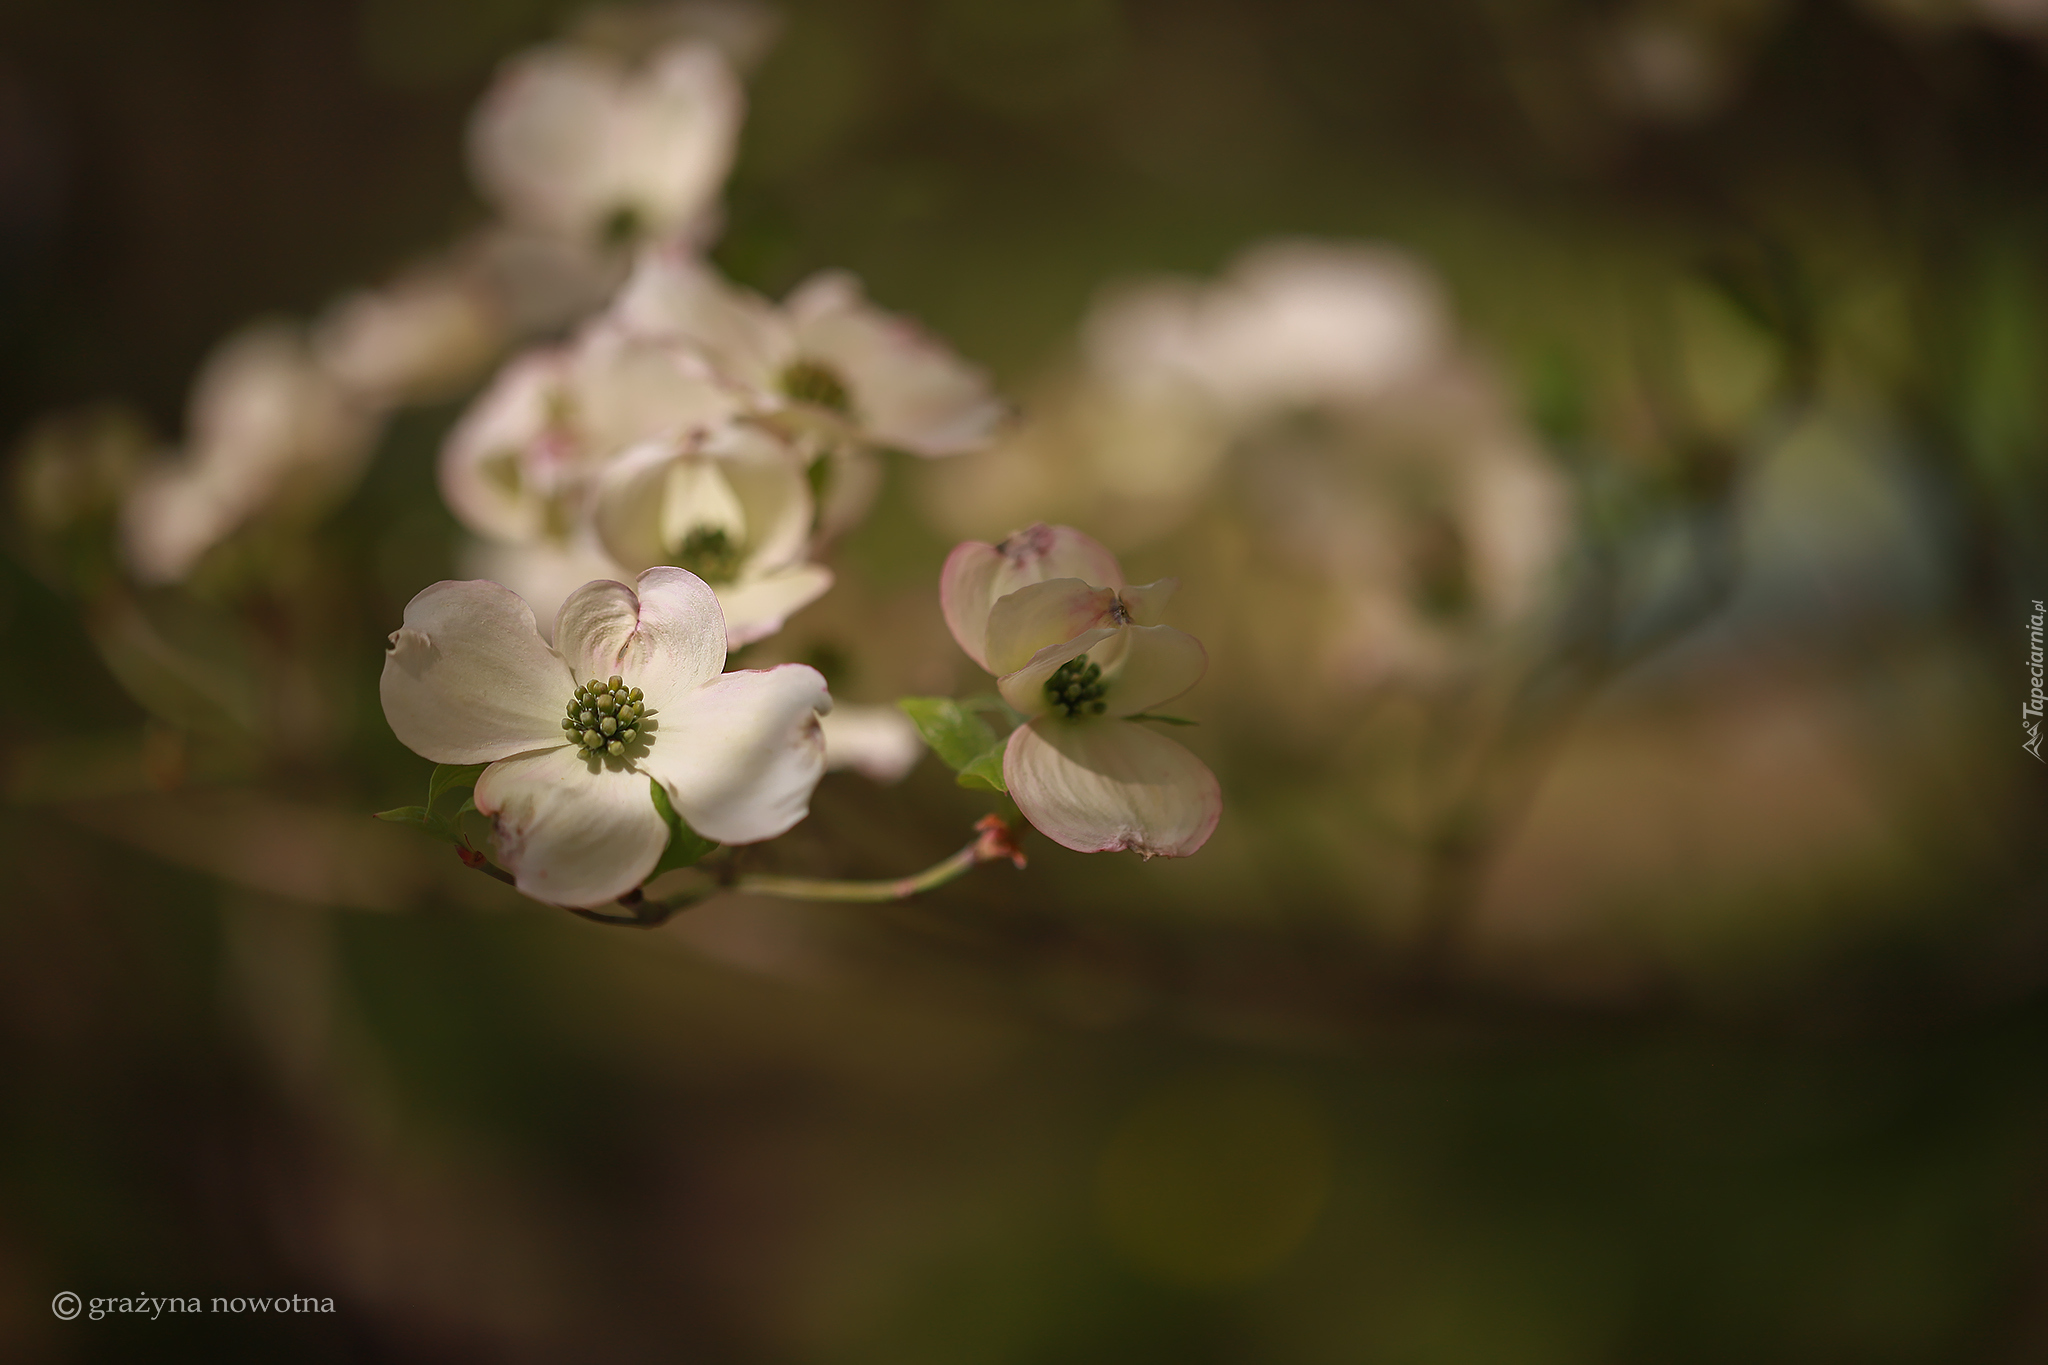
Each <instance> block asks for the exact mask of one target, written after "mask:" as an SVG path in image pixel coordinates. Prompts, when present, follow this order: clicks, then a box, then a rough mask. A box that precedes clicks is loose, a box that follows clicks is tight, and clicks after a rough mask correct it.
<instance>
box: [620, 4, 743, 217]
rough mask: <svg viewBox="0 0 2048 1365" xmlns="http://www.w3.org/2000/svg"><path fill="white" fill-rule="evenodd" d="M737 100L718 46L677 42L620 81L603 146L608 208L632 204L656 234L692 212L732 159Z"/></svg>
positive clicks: (739, 110) (709, 196)
mask: <svg viewBox="0 0 2048 1365" xmlns="http://www.w3.org/2000/svg"><path fill="white" fill-rule="evenodd" d="M744 104H745V97H744V96H743V95H742V93H741V91H740V85H739V81H738V80H737V79H736V78H735V77H734V75H733V73H732V69H731V67H730V66H728V65H727V64H726V61H725V58H724V57H723V56H722V55H721V54H720V53H719V51H718V49H717V48H715V47H712V46H711V45H709V44H706V43H678V44H675V45H672V46H670V47H668V48H666V49H664V50H663V51H662V52H660V53H659V54H657V55H656V56H655V58H654V60H653V61H652V62H651V63H650V64H649V65H648V67H647V69H646V72H645V74H644V75H643V76H641V77H640V78H639V79H638V80H635V81H633V82H631V83H630V84H629V85H628V86H627V87H626V98H625V100H624V102H623V106H622V108H621V110H620V116H619V118H618V120H617V122H616V124H615V132H614V137H613V140H612V142H611V145H610V146H609V147H608V148H607V149H606V150H607V151H608V153H609V156H610V162H611V167H610V171H611V177H612V178H611V182H610V184H609V185H608V186H607V187H606V188H607V190H608V192H609V193H610V195H611V196H612V197H613V200H614V203H613V204H612V205H611V208H614V209H615V208H618V207H631V208H632V209H634V210H635V211H636V212H638V213H639V214H641V215H642V216H643V217H644V218H645V219H646V220H647V225H648V227H649V228H650V229H651V232H652V235H653V236H655V237H657V238H659V237H664V236H666V235H668V234H669V233H670V232H672V231H673V230H675V229H677V228H680V227H683V226H685V225H686V224H688V223H689V222H690V220H691V219H693V218H695V217H697V215H698V214H699V213H701V212H702V211H703V210H704V209H705V208H706V207H707V206H708V205H709V204H710V203H711V202H712V200H713V199H714V198H715V197H716V196H717V194H718V188H719V186H720V185H721V184H722V183H723V182H724V180H725V175H726V172H727V171H728V170H730V169H731V167H732V157H733V149H734V146H735V144H736V142H737V141H738V136H739V129H740V122H741V120H742V118H743V117H744V113H745V110H744Z"/></svg>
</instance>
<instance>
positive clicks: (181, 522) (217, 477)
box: [122, 323, 376, 583]
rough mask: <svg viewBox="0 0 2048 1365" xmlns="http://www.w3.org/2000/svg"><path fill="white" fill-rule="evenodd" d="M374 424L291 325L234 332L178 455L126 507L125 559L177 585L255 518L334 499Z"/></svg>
mask: <svg viewBox="0 0 2048 1365" xmlns="http://www.w3.org/2000/svg"><path fill="white" fill-rule="evenodd" d="M375 425H376V423H375V413H374V411H373V410H372V409H371V408H369V407H367V406H365V405H364V404H363V403H361V402H359V401H358V400H357V398H356V396H355V395H353V394H351V393H350V392H349V391H348V390H347V389H346V388H345V387H344V386H343V385H342V384H341V383H340V382H339V381H338V380H336V378H335V377H334V376H333V375H332V374H330V373H329V372H328V371H327V370H326V369H325V368H324V367H322V366H321V365H319V364H318V363H317V362H316V361H315V360H314V358H313V356H312V354H311V353H310V352H309V350H308V348H307V344H306V340H305V337H304V335H303V334H302V333H301V332H300V331H299V329H297V328H295V327H291V326H288V325H285V324H281V323H266V324H259V325H257V326H254V327H250V328H247V329H244V330H243V331H241V332H238V333H236V334H235V335H233V336H231V337H229V338H228V339H227V340H226V341H224V342H222V343H221V344H220V346H219V347H217V348H216V349H215V350H214V352H213V354H212V355H211V356H210V357H208V359H207V361H206V364H205V366H204V367H203V368H202V369H201V370H200V373H199V377H198V379H197V380H196V381H194V383H193V386H192V400H191V410H190V416H189V418H188V421H187V428H186V441H185V449H184V452H183V454H182V456H180V457H178V458H175V459H172V460H167V461H164V462H163V463H161V464H159V465H158V466H157V467H156V468H155V469H153V470H150V471H149V472H147V473H146V474H144V476H143V477H142V478H141V480H140V481H139V482H138V483H137V484H136V486H135V487H134V489H133V490H132V491H131V492H130V494H129V496H128V499H127V501H126V503H125V505H124V506H123V508H122V541H123V546H124V549H125V550H126V552H127V556H128V560H129V563H130V564H131V565H132V566H133V568H134V569H135V572H136V574H137V576H138V577H140V578H141V579H142V580H143V581H145V582H150V583H175V582H178V581H181V580H182V579H184V578H185V577H186V575H188V574H189V573H191V571H192V569H193V567H194V566H195V565H196V564H197V563H198V562H199V559H200V557H201V556H202V555H204V554H205V553H206V551H208V550H209V549H211V548H212V547H213V546H214V545H216V544H217V543H219V542H220V541H221V540H223V539H225V538H226V537H227V536H228V535H229V534H230V533H232V532H233V531H235V530H236V529H237V528H238V527H240V526H241V525H243V524H244V523H245V522H247V521H249V520H250V519H251V518H252V517H255V516H256V515H258V514H259V513H261V512H264V511H268V510H272V509H287V510H288V509H292V508H297V507H304V506H308V505H315V504H319V503H321V502H324V501H326V500H328V499H331V498H333V497H336V496H338V495H339V494H341V493H342V492H343V491H345V490H346V489H348V488H349V487H350V486H351V485H352V484H353V483H354V482H355V479H356V477H357V476H358V475H359V474H360V473H361V472H362V468H363V463H364V461H365V460H366V459H367V458H368V456H369V453H370V440H371V437H372V435H373V433H374V431H375Z"/></svg>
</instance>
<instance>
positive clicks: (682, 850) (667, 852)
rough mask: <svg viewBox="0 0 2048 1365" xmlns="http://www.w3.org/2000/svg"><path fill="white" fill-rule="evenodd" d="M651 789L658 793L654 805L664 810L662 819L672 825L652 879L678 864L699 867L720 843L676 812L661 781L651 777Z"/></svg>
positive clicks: (648, 786)
mask: <svg viewBox="0 0 2048 1365" xmlns="http://www.w3.org/2000/svg"><path fill="white" fill-rule="evenodd" d="M647 788H648V790H649V791H650V792H652V793H653V795H654V808H655V809H656V810H658V811H660V812H661V818H662V820H663V821H664V822H665V823H666V824H667V825H668V847H667V848H665V849H663V850H662V852H661V861H660V862H658V863H656V864H655V865H654V871H652V872H650V873H648V874H647V877H648V880H649V881H652V880H653V879H654V878H656V877H659V876H660V875H661V874H662V873H664V872H670V871H673V870H674V869H676V868H678V867H695V866H696V865H697V864H698V863H699V862H700V861H701V860H702V859H703V858H704V855H705V854H707V853H710V852H711V851H712V850H713V849H715V848H717V847H718V845H717V844H714V843H712V842H711V841H710V840H709V839H706V838H705V837H704V836H703V835H701V834H699V833H697V831H696V830H694V829H691V828H690V826H689V823H688V822H687V821H685V820H684V819H683V817H682V816H680V815H678V814H676V808H675V807H674V806H673V805H671V804H670V803H669V799H668V793H667V792H666V791H665V790H663V789H662V785H661V783H659V782H657V781H655V780H654V779H653V778H651V777H650V778H648V779H647Z"/></svg>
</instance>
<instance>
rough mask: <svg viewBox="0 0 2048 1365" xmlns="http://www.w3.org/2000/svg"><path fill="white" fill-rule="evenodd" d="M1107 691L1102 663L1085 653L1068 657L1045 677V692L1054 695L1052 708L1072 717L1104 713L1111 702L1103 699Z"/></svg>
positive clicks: (1048, 695)
mask: <svg viewBox="0 0 2048 1365" xmlns="http://www.w3.org/2000/svg"><path fill="white" fill-rule="evenodd" d="M1108 691H1109V689H1108V688H1107V687H1106V686H1104V685H1103V682H1102V665H1101V664H1091V663H1089V662H1088V656H1087V655H1086V654H1077V655H1075V656H1074V657H1073V658H1071V659H1069V660H1067V661H1066V662H1065V663H1063V664H1061V665H1060V666H1059V669H1058V670H1057V671H1056V672H1055V673H1054V674H1053V675H1052V676H1051V677H1050V678H1047V679H1046V680H1045V695H1046V696H1047V697H1049V698H1051V700H1052V709H1053V710H1055V711H1057V712H1059V713H1060V714H1061V715H1063V716H1066V717H1068V718H1069V719H1072V718H1073V717H1075V716H1082V715H1088V716H1099V715H1101V714H1102V713H1103V712H1104V711H1105V710H1107V709H1108V705H1109V704H1108V703H1107V702H1105V701H1103V700H1102V697H1103V694H1104V693H1106V692H1108Z"/></svg>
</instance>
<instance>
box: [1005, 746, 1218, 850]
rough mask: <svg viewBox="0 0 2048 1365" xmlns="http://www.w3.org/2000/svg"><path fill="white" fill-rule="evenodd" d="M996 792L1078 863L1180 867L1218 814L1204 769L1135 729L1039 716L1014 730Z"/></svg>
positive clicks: (1190, 757) (1205, 838)
mask: <svg viewBox="0 0 2048 1365" xmlns="http://www.w3.org/2000/svg"><path fill="white" fill-rule="evenodd" d="M1003 782H1004V785H1006V786H1007V787H1009V789H1010V796H1011V798H1012V799H1013V800H1015V801H1016V803H1017V809H1019V810H1020V811H1022V812H1023V813H1024V818H1025V819H1027V820H1029V821H1030V822H1031V823H1032V824H1033V825H1035V826H1036V827H1037V828H1038V830H1039V832H1040V833H1042V834H1044V835H1045V836H1046V837H1047V838H1049V839H1051V840H1052V841H1053V842H1054V843H1056V844H1060V845H1062V846H1064V847H1066V848H1071V849H1073V850H1075V851H1076V852H1079V853H1110V852H1116V851H1118V850H1122V849H1130V850H1131V851H1133V852H1136V853H1141V854H1143V855H1144V856H1145V857H1147V858H1152V857H1165V858H1184V857H1186V856H1187V855H1188V854H1190V853H1193V852H1194V851H1195V850H1196V849H1199V848H1200V847H1201V846H1202V845H1203V844H1205V843H1207V842H1208V839H1209V836H1210V835H1211V834H1212V833H1214V832H1215V829H1216V822H1217V820H1218V819H1220V818H1221V817H1222V814H1223V791H1222V788H1221V787H1219V786H1218V785H1217V782H1216V775H1215V774H1214V773H1212V772H1210V771H1209V769H1208V766H1207V765H1206V764H1204V763H1203V762H1202V760H1200V759H1199V758H1196V757H1195V756H1194V755H1193V754H1191V753H1189V752H1188V751H1187V750H1186V749H1184V748H1182V747H1181V746H1180V745H1178V744H1176V743H1174V742H1173V741H1172V740H1170V739H1167V738H1166V737H1165V736H1163V735H1160V734H1157V733H1154V732H1153V731H1151V730H1148V729H1146V728H1145V727H1144V725H1143V724H1141V723H1138V722H1133V721H1123V720H1107V719H1103V720H1095V719H1089V720H1076V721H1069V720H1062V719H1059V718H1057V717H1052V716H1044V717H1040V718H1039V719H1037V720H1034V721H1032V722H1031V723H1030V724H1028V725H1020V726H1018V727H1017V729H1016V730H1015V731H1013V732H1012V733H1011V735H1010V742H1009V745H1008V747H1007V748H1006V749H1005V750H1004V751H1003Z"/></svg>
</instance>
